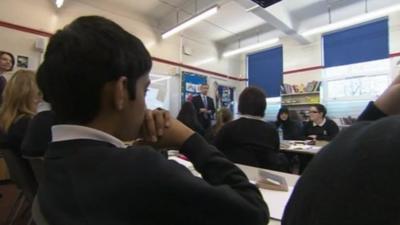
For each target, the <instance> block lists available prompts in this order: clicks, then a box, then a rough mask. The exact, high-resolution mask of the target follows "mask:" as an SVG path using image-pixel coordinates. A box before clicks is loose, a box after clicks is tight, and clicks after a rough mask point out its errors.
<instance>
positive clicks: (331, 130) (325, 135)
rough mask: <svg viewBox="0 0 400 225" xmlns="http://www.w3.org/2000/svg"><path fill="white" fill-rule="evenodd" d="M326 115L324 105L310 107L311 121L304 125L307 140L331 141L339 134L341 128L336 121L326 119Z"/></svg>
mask: <svg viewBox="0 0 400 225" xmlns="http://www.w3.org/2000/svg"><path fill="white" fill-rule="evenodd" d="M326 113H327V111H326V108H325V106H324V105H321V104H315V105H313V106H311V107H310V121H309V122H308V123H306V124H305V125H304V135H305V136H306V138H311V139H314V140H325V141H330V140H332V139H333V138H334V137H335V136H336V135H337V134H338V133H339V127H338V126H337V124H336V123H335V121H333V120H331V119H329V118H327V117H326Z"/></svg>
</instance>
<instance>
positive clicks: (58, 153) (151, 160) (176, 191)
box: [38, 16, 269, 225]
mask: <svg viewBox="0 0 400 225" xmlns="http://www.w3.org/2000/svg"><path fill="white" fill-rule="evenodd" d="M77 59H79V60H77ZM151 66H152V62H151V56H150V54H149V53H148V51H147V50H146V48H145V47H144V45H143V43H142V42H141V41H140V40H139V39H138V38H136V37H135V36H133V35H132V34H130V33H128V32H126V31H125V30H123V29H122V28H121V27H120V26H119V25H117V24H116V23H114V22H112V21H110V20H107V19H105V18H102V17H98V16H86V17H80V18H78V19H76V20H75V21H73V22H72V23H71V24H69V25H67V26H66V27H65V28H64V29H62V30H59V31H57V32H56V34H55V35H53V36H52V37H51V38H50V41H49V44H48V47H47V51H46V53H45V57H44V62H43V63H42V65H41V66H40V68H39V71H38V84H39V87H40V89H41V90H42V92H43V93H44V94H45V95H46V96H48V100H49V103H50V104H51V107H52V109H53V111H54V112H55V115H56V120H57V125H55V126H53V127H52V142H51V143H50V145H49V148H48V150H47V151H46V156H45V162H46V163H45V180H44V181H43V183H42V185H41V186H40V189H39V193H38V199H39V204H40V207H41V210H42V213H43V215H44V217H45V218H46V219H47V220H48V222H49V224H59V225H63V224H68V225H69V224H96V225H101V224H175V225H179V224H182V225H187V224H238V225H239V224H240V225H243V224H257V225H261V224H267V223H268V217H269V213H268V208H267V206H266V204H265V202H264V201H263V198H262V196H261V194H260V192H259V191H258V189H257V187H255V186H254V185H253V184H251V183H250V182H249V181H248V179H247V178H246V176H245V174H244V173H243V172H242V171H241V170H240V169H239V168H238V167H236V166H235V165H234V164H233V163H232V162H230V161H229V160H227V159H226V158H225V157H224V156H223V154H221V153H220V152H219V151H218V150H217V149H216V148H215V147H213V146H211V145H208V144H207V142H206V141H205V140H204V139H203V138H202V137H201V136H200V135H198V134H196V133H195V132H194V131H193V130H191V129H190V128H188V127H186V126H185V125H183V124H182V123H181V122H179V121H178V120H175V119H173V118H170V116H169V114H168V113H167V112H165V111H162V110H154V111H149V110H146V105H145V93H146V90H147V87H148V85H149V83H150V80H149V71H150V70H151ZM139 137H141V138H144V140H145V141H147V142H148V143H150V144H152V145H154V146H158V147H171V146H173V147H175V149H179V151H180V152H181V153H182V154H184V155H185V156H187V157H188V158H189V159H190V161H191V162H192V163H193V164H194V167H195V168H196V170H197V171H199V172H200V173H201V174H202V177H203V179H201V178H198V177H195V176H193V175H192V174H191V172H190V171H189V170H187V169H186V168H185V167H183V166H181V165H180V164H177V163H176V162H174V161H170V160H167V159H166V158H164V157H163V156H162V155H161V154H160V152H158V151H155V150H154V149H153V148H152V147H150V146H139V145H136V146H133V147H131V148H126V147H125V145H124V143H123V141H129V140H135V139H137V138H139Z"/></svg>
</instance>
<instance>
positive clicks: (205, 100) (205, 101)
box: [203, 96, 208, 108]
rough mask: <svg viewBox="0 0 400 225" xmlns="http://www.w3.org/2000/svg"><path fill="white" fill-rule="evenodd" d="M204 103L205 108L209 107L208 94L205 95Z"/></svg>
mask: <svg viewBox="0 0 400 225" xmlns="http://www.w3.org/2000/svg"><path fill="white" fill-rule="evenodd" d="M203 104H204V108H208V104H207V96H203Z"/></svg>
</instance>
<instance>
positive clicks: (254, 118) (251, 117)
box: [240, 114, 264, 122]
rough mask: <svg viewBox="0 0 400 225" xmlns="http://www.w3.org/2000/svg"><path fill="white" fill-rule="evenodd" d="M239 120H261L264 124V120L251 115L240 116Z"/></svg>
mask: <svg viewBox="0 0 400 225" xmlns="http://www.w3.org/2000/svg"><path fill="white" fill-rule="evenodd" d="M240 118H246V119H252V120H261V121H263V122H264V118H263V117H261V116H252V115H248V114H242V115H240Z"/></svg>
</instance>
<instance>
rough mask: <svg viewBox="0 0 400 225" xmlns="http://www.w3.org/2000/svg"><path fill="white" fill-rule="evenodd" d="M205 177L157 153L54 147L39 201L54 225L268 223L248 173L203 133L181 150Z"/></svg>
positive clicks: (79, 143) (80, 143) (83, 144)
mask: <svg viewBox="0 0 400 225" xmlns="http://www.w3.org/2000/svg"><path fill="white" fill-rule="evenodd" d="M180 151H181V153H182V154H184V155H186V156H187V157H188V158H189V159H190V160H191V162H192V163H193V164H194V167H195V168H196V169H197V171H199V172H200V173H201V174H202V176H203V179H201V178H198V177H194V176H193V175H192V174H191V172H189V170H187V169H186V168H185V167H183V166H182V165H180V164H178V163H176V162H174V161H170V160H166V159H165V158H164V157H163V156H162V155H161V154H160V153H159V152H157V151H155V150H154V149H152V148H151V147H146V146H143V147H138V146H136V147H134V148H133V149H120V148H117V147H114V146H113V145H111V144H109V143H106V142H101V141H95V140H71V141H62V142H52V143H51V144H50V145H49V149H48V151H47V152H46V159H45V181H44V182H43V183H42V184H41V186H40V188H39V195H38V196H39V203H40V206H41V209H42V213H43V215H44V216H45V218H46V219H47V220H48V222H49V224H58V225H70V224H75V225H79V224H85V225H90V224H93V225H102V224H107V225H110V224H116V225H117V224H124V225H125V224H126V225H128V224H147V225H150V224H154V225H155V224H166V225H180V224H181V225H188V224H199V225H200V224H215V225H217V224H229V225H235V224H237V225H243V224H248V225H253V224H254V225H265V224H267V223H268V218H269V213H268V208H267V206H266V204H265V202H264V200H263V198H262V196H261V194H260V192H259V191H258V189H257V187H256V186H254V185H253V184H251V183H250V182H249V181H248V179H247V177H246V176H245V175H244V173H243V172H242V171H241V170H240V169H238V168H237V167H236V166H235V165H234V164H233V163H232V162H230V161H229V160H227V159H226V158H225V157H224V156H223V155H222V154H221V153H220V152H219V151H218V150H217V149H216V148H215V147H213V146H211V145H208V144H207V143H206V141H205V140H204V139H203V138H201V136H200V135H198V134H194V135H192V136H191V137H190V138H189V139H188V140H187V141H186V142H185V143H184V145H183V146H182V148H181V149H180Z"/></svg>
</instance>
